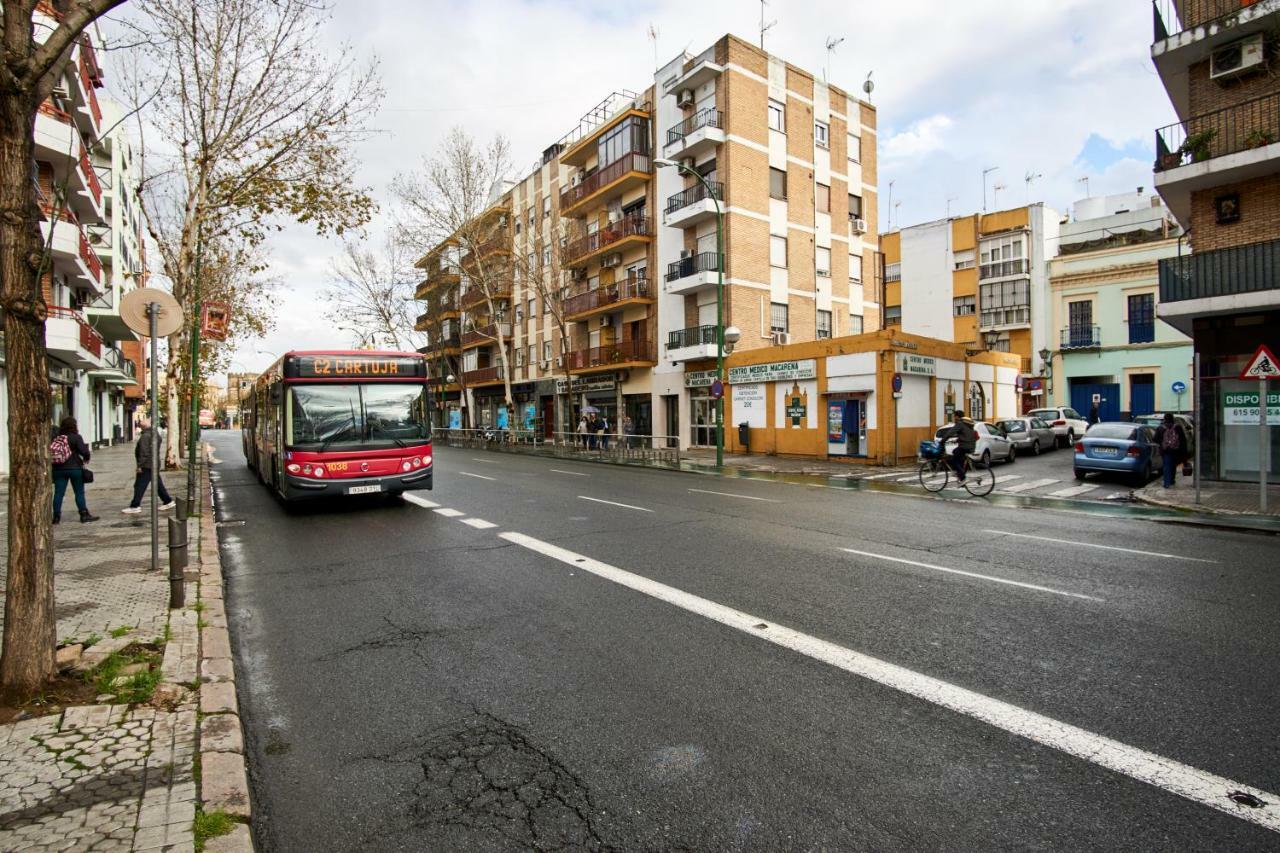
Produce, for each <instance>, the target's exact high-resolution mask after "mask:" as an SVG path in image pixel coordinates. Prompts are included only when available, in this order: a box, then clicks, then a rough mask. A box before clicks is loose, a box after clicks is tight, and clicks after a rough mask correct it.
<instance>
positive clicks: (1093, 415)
mask: <svg viewBox="0 0 1280 853" xmlns="http://www.w3.org/2000/svg"><path fill="white" fill-rule="evenodd" d="M1100 420H1102V416H1101V415H1100V414H1098V403H1097V401H1096V400H1095V401H1094V403H1093V405H1092V406H1090V407H1089V418H1088V421H1089V426H1093V425H1094V424H1096V423H1097V422H1098V421H1100Z"/></svg>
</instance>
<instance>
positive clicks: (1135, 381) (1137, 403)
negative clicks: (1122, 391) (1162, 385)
mask: <svg viewBox="0 0 1280 853" xmlns="http://www.w3.org/2000/svg"><path fill="white" fill-rule="evenodd" d="M1155 410H1156V377H1155V374H1154V373H1131V374H1129V417H1131V418H1136V417H1138V416H1139V415H1150V414H1154V413H1155Z"/></svg>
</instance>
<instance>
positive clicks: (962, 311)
mask: <svg viewBox="0 0 1280 853" xmlns="http://www.w3.org/2000/svg"><path fill="white" fill-rule="evenodd" d="M977 310H978V305H977V300H976V299H974V298H973V297H972V296H957V297H956V298H955V299H952V300H951V313H952V314H953V315H955V316H956V317H968V316H969V315H971V314H973V313H974V312H976V311H977Z"/></svg>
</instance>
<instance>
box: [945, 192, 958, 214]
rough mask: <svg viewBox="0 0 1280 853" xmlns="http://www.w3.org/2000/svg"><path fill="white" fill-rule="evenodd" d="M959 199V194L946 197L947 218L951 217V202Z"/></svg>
mask: <svg viewBox="0 0 1280 853" xmlns="http://www.w3.org/2000/svg"><path fill="white" fill-rule="evenodd" d="M959 199H960V196H958V195H953V196H951V197H950V198H948V199H947V219H950V218H951V202H953V201H958V200H959Z"/></svg>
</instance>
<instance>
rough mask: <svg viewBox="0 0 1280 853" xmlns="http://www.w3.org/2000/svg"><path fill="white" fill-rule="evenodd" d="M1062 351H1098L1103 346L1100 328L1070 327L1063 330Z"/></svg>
mask: <svg viewBox="0 0 1280 853" xmlns="http://www.w3.org/2000/svg"><path fill="white" fill-rule="evenodd" d="M1061 341H1062V349H1064V350H1070V349H1098V348H1099V347H1101V346H1102V332H1101V327H1100V326H1068V327H1067V328H1065V329H1063V330H1062V338H1061Z"/></svg>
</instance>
